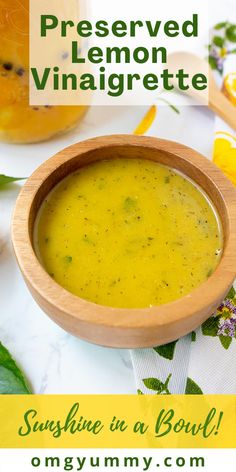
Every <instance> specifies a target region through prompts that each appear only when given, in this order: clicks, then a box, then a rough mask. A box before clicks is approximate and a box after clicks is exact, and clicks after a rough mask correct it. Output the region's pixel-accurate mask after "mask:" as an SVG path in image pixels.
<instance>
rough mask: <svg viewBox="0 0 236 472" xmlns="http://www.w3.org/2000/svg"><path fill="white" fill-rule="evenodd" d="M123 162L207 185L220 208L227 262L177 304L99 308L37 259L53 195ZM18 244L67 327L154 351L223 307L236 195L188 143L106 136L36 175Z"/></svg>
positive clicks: (20, 213)
mask: <svg viewBox="0 0 236 472" xmlns="http://www.w3.org/2000/svg"><path fill="white" fill-rule="evenodd" d="M119 157H126V158H127V157H128V158H130V159H133V158H142V159H151V160H154V161H157V162H160V163H162V164H166V165H168V166H170V167H173V168H175V169H178V170H180V171H181V172H183V173H184V174H185V175H186V176H189V177H190V178H191V179H192V180H194V181H195V182H196V183H197V184H198V185H200V187H201V188H203V190H204V191H205V192H206V193H207V194H208V195H209V197H210V199H211V200H212V202H213V203H214V205H215V207H216V209H217V210H218V213H219V216H220V219H221V222H222V227H223V234H224V250H223V255H222V259H221V261H220V264H219V266H218V267H217V269H216V271H215V272H214V273H213V274H212V276H211V277H210V278H209V279H208V280H207V281H206V282H205V283H204V284H202V285H201V286H200V287H199V288H197V289H195V290H194V291H193V292H192V293H191V294H189V295H187V296H185V297H183V298H181V299H179V300H177V301H174V302H172V303H169V304H166V305H162V306H157V307H152V308H146V309H117V308H110V307H104V306H101V305H96V304H94V303H91V302H88V301H86V300H83V299H81V298H79V297H77V296H75V295H73V294H71V293H69V292H67V291H66V290H65V289H63V288H62V287H60V286H59V285H58V284H57V283H56V282H55V281H54V280H53V279H52V278H51V277H50V276H49V275H48V274H47V273H46V272H45V270H44V269H43V267H42V266H41V264H40V263H39V261H38V259H37V257H36V255H35V252H34V248H33V229H34V222H35V218H36V215H37V212H38V209H39V207H40V205H41V203H42V201H43V199H44V198H45V197H46V195H47V194H48V192H49V191H50V190H51V189H52V188H53V187H54V186H55V185H56V184H57V183H58V182H59V181H60V180H61V179H62V178H64V177H65V176H66V175H68V174H70V173H71V172H73V171H75V170H76V169H78V168H79V167H81V166H84V165H87V164H89V163H91V162H95V161H97V160H101V159H113V158H119ZM12 241H13V246H14V250H15V254H16V258H17V260H18V264H19V266H20V268H21V271H22V274H23V277H24V279H25V281H26V284H27V286H28V287H29V290H30V291H31V293H32V295H33V297H34V298H35V300H36V301H37V303H38V304H39V305H40V307H41V308H42V309H43V310H44V311H45V312H46V313H47V314H48V315H49V316H50V317H51V318H52V319H53V320H54V321H55V322H56V323H58V324H59V325H60V326H61V327H62V328H64V329H65V330H66V331H68V332H70V333H72V334H73V335H76V336H79V337H81V338H82V339H84V340H87V341H90V342H93V343H96V344H100V345H104V346H110V347H118V348H140V347H143V348H144V347H153V346H157V345H161V344H165V343H168V342H171V341H173V340H176V339H178V338H179V337H181V336H183V335H185V334H187V333H189V332H191V331H192V330H194V329H196V328H197V327H198V326H199V325H200V324H201V323H202V322H203V321H205V320H206V319H207V318H208V317H209V316H210V315H211V314H212V313H213V312H214V311H215V310H216V308H217V307H218V305H219V304H220V303H221V301H222V300H223V298H224V297H225V295H226V294H227V292H228V290H229V289H230V287H231V285H232V283H233V281H234V279H235V277H236V190H235V188H234V187H233V185H232V184H231V183H230V181H229V180H228V179H227V178H226V177H225V176H224V175H223V173H222V172H221V171H220V170H219V169H218V168H217V167H216V166H215V165H214V164H213V163H211V162H209V161H208V160H207V159H206V158H204V157H203V156H201V155H200V154H199V153H197V152H196V151H194V150H192V149H190V148H188V147H186V146H183V145H181V144H178V143H175V142H171V141H165V140H161V139H156V138H151V137H142V136H129V135H115V136H105V137H99V138H95V139H91V140H88V141H84V142H81V143H78V144H75V145H73V146H71V147H69V148H67V149H64V150H63V151H61V152H59V153H58V154H57V155H55V156H54V157H52V158H51V159H49V160H48V161H47V162H45V163H44V164H43V165H42V166H41V167H39V168H38V169H37V170H36V171H35V172H34V173H33V175H32V176H31V177H30V178H29V179H28V181H27V182H26V184H25V186H24V187H23V189H22V191H21V193H20V195H19V197H18V200H17V203H16V207H15V211H14V216H13V222H12Z"/></svg>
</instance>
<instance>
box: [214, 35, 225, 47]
mask: <svg viewBox="0 0 236 472" xmlns="http://www.w3.org/2000/svg"><path fill="white" fill-rule="evenodd" d="M212 41H213V43H214V44H215V46H217V47H219V48H222V47H223V46H224V44H225V40H224V38H221V36H214V38H213V40H212Z"/></svg>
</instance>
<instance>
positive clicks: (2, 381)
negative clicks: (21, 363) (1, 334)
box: [0, 343, 31, 395]
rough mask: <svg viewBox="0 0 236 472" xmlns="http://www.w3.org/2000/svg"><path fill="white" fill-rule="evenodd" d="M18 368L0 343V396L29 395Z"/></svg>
mask: <svg viewBox="0 0 236 472" xmlns="http://www.w3.org/2000/svg"><path fill="white" fill-rule="evenodd" d="M30 393H31V391H30V389H29V387H28V385H27V382H26V380H25V378H24V375H23V374H22V372H21V370H20V369H19V367H18V366H17V365H16V363H15V361H14V360H13V359H12V357H11V354H10V353H9V352H8V350H7V349H6V348H5V347H4V346H3V345H2V344H1V343H0V394H6V395H13V394H30Z"/></svg>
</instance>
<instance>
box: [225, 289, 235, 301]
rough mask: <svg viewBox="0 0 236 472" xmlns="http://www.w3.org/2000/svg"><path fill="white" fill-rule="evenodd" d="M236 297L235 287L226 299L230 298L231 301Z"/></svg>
mask: <svg viewBox="0 0 236 472" xmlns="http://www.w3.org/2000/svg"><path fill="white" fill-rule="evenodd" d="M235 295H236V290H235V288H234V287H232V288H231V289H230V291H229V293H228V295H227V296H226V298H229V299H230V300H233V299H234V298H235Z"/></svg>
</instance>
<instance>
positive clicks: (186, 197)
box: [35, 159, 222, 308]
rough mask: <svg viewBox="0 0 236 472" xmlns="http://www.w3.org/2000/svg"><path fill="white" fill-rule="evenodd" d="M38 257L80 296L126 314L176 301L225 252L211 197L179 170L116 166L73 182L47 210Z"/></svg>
mask: <svg viewBox="0 0 236 472" xmlns="http://www.w3.org/2000/svg"><path fill="white" fill-rule="evenodd" d="M35 248H36V253H37V255H38V257H39V259H40V261H41V262H42V264H43V266H44V267H45V269H46V270H47V272H48V273H49V274H50V275H51V277H53V278H54V280H55V281H56V282H57V283H58V284H60V285H61V286H62V287H64V288H65V289H67V290H69V291H70V292H72V293H73V294H75V295H78V296H79V297H82V298H84V299H86V300H90V301H92V302H95V303H98V304H102V305H107V306H112V307H121V308H143V307H148V306H151V305H160V304H163V303H167V302H170V301H173V300H176V299H178V298H180V297H182V296H184V295H186V294H188V293H190V292H191V291H192V290H193V289H194V288H195V287H197V286H199V285H200V284H201V283H203V282H204V281H205V280H206V279H207V278H208V277H209V276H210V275H211V274H212V272H214V270H215V268H216V266H217V264H218V262H219V260H220V254H221V249H222V238H221V231H220V226H219V221H218V218H217V216H216V213H215V211H214V209H213V207H212V205H211V203H210V202H209V201H208V199H207V198H206V196H205V195H204V194H203V193H202V192H201V191H200V190H199V189H198V188H197V187H196V186H195V185H194V184H193V183H192V182H191V181H189V180H187V179H186V178H184V177H183V176H182V175H180V174H178V173H176V172H175V171H173V170H172V169H170V168H168V167H166V166H163V165H160V164H158V163H155V162H153V161H149V160H139V159H114V160H108V161H100V162H96V163H94V164H91V165H89V166H87V167H83V168H81V169H80V170H79V171H77V172H76V173H74V174H72V175H70V176H68V177H66V178H65V179H64V180H63V181H62V182H60V183H59V184H58V185H57V186H56V188H54V189H53V190H52V192H51V193H50V194H49V195H48V197H47V199H46V200H45V201H44V203H43V204H42V207H41V209H40V212H39V215H38V220H37V222H36V226H35Z"/></svg>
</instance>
